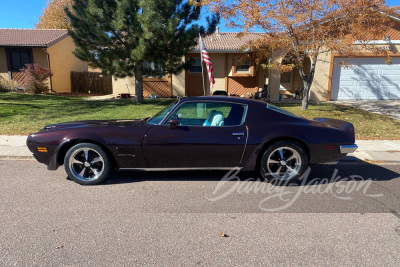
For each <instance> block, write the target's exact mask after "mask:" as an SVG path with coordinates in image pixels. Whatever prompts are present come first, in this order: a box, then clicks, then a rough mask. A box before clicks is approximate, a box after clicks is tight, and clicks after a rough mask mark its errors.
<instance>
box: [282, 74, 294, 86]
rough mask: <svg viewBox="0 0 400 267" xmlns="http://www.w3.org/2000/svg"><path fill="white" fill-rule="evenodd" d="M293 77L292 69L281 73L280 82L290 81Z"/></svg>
mask: <svg viewBox="0 0 400 267" xmlns="http://www.w3.org/2000/svg"><path fill="white" fill-rule="evenodd" d="M292 79H293V71H289V72H282V73H281V83H291V82H292Z"/></svg>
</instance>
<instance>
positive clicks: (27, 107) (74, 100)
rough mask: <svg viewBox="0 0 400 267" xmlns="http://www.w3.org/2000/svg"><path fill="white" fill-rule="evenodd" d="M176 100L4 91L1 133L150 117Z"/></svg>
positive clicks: (0, 105) (0, 106)
mask: <svg viewBox="0 0 400 267" xmlns="http://www.w3.org/2000/svg"><path fill="white" fill-rule="evenodd" d="M171 102H173V100H171V99H157V100H153V99H151V100H150V99H146V100H145V102H144V103H143V104H135V103H134V102H133V101H132V100H130V99H122V100H96V101H95V100H91V101H88V100H85V99H84V98H81V97H65V96H55V95H30V94H18V93H0V134H11V135H27V134H30V133H33V132H37V131H39V130H40V129H41V128H43V126H45V125H48V124H52V123H59V122H66V121H75V120H99V119H138V118H145V117H150V116H152V115H154V114H155V113H157V112H158V111H159V110H161V109H162V108H164V107H165V106H167V105H168V104H170V103H171Z"/></svg>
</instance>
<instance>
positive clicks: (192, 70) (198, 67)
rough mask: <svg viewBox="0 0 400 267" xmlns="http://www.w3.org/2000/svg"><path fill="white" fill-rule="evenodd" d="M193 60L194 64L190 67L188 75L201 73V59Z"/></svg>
mask: <svg viewBox="0 0 400 267" xmlns="http://www.w3.org/2000/svg"><path fill="white" fill-rule="evenodd" d="M193 59H194V63H193V65H192V66H191V67H190V69H189V72H190V73H201V70H202V68H201V58H199V57H196V58H193Z"/></svg>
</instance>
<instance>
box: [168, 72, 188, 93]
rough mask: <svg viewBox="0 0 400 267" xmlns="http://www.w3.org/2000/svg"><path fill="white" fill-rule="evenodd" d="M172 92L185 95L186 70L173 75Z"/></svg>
mask: <svg viewBox="0 0 400 267" xmlns="http://www.w3.org/2000/svg"><path fill="white" fill-rule="evenodd" d="M171 83H172V94H173V95H175V96H185V71H184V70H183V71H181V72H180V73H179V74H177V75H172V81H171Z"/></svg>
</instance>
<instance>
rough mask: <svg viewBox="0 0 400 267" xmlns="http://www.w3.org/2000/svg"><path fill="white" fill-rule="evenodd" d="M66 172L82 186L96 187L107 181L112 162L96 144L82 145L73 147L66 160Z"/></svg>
mask: <svg viewBox="0 0 400 267" xmlns="http://www.w3.org/2000/svg"><path fill="white" fill-rule="evenodd" d="M64 167H65V171H66V173H67V175H68V177H69V178H71V180H73V181H75V182H77V183H78V184H81V185H95V184H99V183H101V182H103V181H104V180H106V179H107V177H108V175H109V173H110V162H109V159H108V157H107V154H106V153H105V152H104V150H103V149H102V148H101V147H100V146H98V145H95V144H91V143H81V144H77V145H75V146H73V147H71V148H70V149H69V150H68V152H67V154H66V155H65V159H64Z"/></svg>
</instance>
